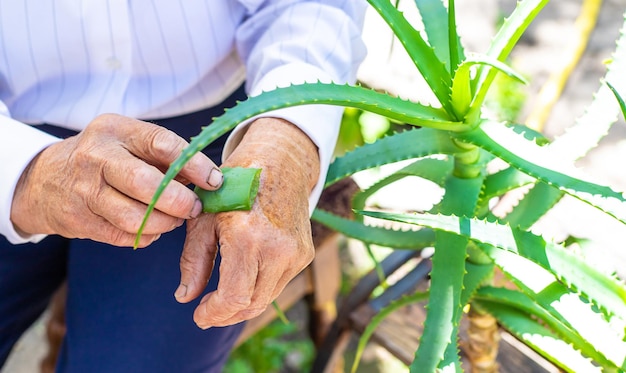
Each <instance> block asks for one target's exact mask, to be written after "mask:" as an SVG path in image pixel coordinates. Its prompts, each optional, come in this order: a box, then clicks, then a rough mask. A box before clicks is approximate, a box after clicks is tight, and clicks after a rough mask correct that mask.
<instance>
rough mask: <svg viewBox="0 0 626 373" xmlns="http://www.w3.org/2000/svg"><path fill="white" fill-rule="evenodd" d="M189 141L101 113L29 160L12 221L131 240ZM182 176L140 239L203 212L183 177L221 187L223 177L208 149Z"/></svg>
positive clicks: (121, 242)
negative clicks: (71, 135)
mask: <svg viewBox="0 0 626 373" xmlns="http://www.w3.org/2000/svg"><path fill="white" fill-rule="evenodd" d="M186 145H187V142H186V141H185V140H183V139H182V138H180V137H179V136H177V135H176V134H174V133H173V132H171V131H169V130H167V129H164V128H162V127H159V126H157V125H154V124H151V123H146V122H142V121H139V120H135V119H131V118H127V117H122V116H119V115H113V114H107V115H101V116H99V117H97V118H95V119H94V120H93V121H92V122H91V123H90V124H89V125H88V126H87V128H86V129H85V130H84V131H82V132H81V133H79V134H78V135H76V136H73V137H70V138H68V139H66V140H63V141H61V142H58V143H56V144H53V145H51V146H50V147H48V148H46V149H45V150H43V151H42V152H41V153H40V154H39V155H38V156H37V157H36V158H35V159H34V160H33V161H31V163H30V164H29V165H28V167H27V168H26V170H25V171H24V172H23V174H22V176H21V177H20V180H19V181H18V184H17V187H16V190H15V194H14V198H13V203H12V208H11V221H12V222H13V224H14V226H15V227H16V229H17V230H18V232H21V233H23V234H38V233H44V234H59V235H62V236H65V237H68V238H90V239H93V240H95V241H100V242H105V243H109V244H112V245H117V246H132V245H133V243H134V240H135V234H136V233H137V230H138V228H139V226H140V224H141V221H142V219H143V216H144V213H145V212H146V208H147V204H148V203H149V202H150V199H151V198H152V195H153V194H154V192H155V190H156V189H157V187H158V185H159V184H160V183H161V180H162V178H163V172H162V170H164V169H167V167H168V166H169V164H170V163H171V162H172V161H174V159H175V158H176V157H177V156H178V155H179V154H180V153H181V151H182V149H183V148H184V147H185V146H186ZM213 170H217V171H213ZM180 175H181V176H180V177H179V178H178V179H177V181H174V182H172V183H170V184H169V185H168V186H167V188H166V189H165V192H164V193H163V195H162V196H161V198H160V199H159V201H158V203H157V205H156V210H155V211H154V213H153V214H152V215H151V216H150V219H149V220H148V222H147V225H146V229H145V231H144V234H143V236H142V239H141V242H140V245H139V246H141V247H145V246H147V245H148V244H149V243H151V242H152V241H154V240H156V239H157V238H158V237H159V235H160V234H161V233H164V232H168V231H170V230H172V229H173V228H175V227H177V226H180V225H181V224H182V223H183V222H184V219H188V218H192V217H195V216H197V215H198V214H199V213H200V210H201V204H200V201H199V200H198V198H197V196H196V195H195V193H193V192H192V191H191V190H189V189H188V188H187V187H185V185H184V184H186V183H188V182H193V183H196V185H202V186H203V187H204V188H206V189H216V188H217V187H219V186H220V185H221V182H222V174H221V172H220V171H219V170H218V168H217V167H216V166H215V164H214V163H213V162H211V160H210V159H209V158H207V157H206V156H204V155H203V154H197V155H196V156H194V157H193V158H192V160H191V161H190V162H189V163H188V164H187V165H186V166H185V167H184V168H183V170H182V171H181V173H180ZM209 182H210V183H211V184H212V185H211V184H209ZM157 210H158V211H157Z"/></svg>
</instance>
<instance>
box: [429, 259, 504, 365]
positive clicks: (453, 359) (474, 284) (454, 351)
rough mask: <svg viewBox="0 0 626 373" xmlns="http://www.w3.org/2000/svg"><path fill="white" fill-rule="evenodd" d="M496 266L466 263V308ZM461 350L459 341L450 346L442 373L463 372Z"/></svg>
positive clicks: (456, 332)
mask: <svg viewBox="0 0 626 373" xmlns="http://www.w3.org/2000/svg"><path fill="white" fill-rule="evenodd" d="M493 269H494V265H493V263H489V264H473V263H471V262H469V261H465V276H464V277H463V290H462V291H461V305H462V306H465V305H466V304H467V303H468V302H469V300H470V299H472V298H473V297H474V294H476V292H477V291H478V289H479V288H480V286H481V285H482V284H483V283H484V281H485V280H486V279H488V278H489V277H491V275H492V274H493ZM459 323H460V320H457V324H455V326H454V328H455V330H454V332H453V335H457V336H458V334H459ZM459 356H460V355H459V348H458V343H457V341H453V343H450V344H448V347H447V348H446V351H445V353H444V356H443V360H442V361H441V362H440V363H439V369H440V370H441V371H442V372H447V371H452V372H462V371H463V370H462V368H461V361H460V359H459Z"/></svg>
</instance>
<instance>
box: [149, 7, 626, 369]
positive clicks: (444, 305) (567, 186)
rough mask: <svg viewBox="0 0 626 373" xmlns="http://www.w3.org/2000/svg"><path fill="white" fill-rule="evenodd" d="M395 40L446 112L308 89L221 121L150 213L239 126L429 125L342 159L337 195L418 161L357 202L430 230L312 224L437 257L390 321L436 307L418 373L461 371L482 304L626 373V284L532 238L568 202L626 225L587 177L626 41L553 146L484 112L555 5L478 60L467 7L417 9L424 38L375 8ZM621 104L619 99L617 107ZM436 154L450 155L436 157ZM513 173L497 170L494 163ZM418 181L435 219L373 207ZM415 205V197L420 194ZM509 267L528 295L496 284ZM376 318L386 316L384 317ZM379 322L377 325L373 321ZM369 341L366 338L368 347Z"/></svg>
mask: <svg viewBox="0 0 626 373" xmlns="http://www.w3.org/2000/svg"><path fill="white" fill-rule="evenodd" d="M368 2H369V3H370V4H371V6H372V7H373V8H374V9H375V10H376V11H377V12H378V13H379V14H380V15H381V16H382V18H383V19H384V20H385V21H386V22H387V24H388V25H389V27H390V28H391V29H392V30H393V32H394V34H395V35H396V37H397V38H398V40H399V41H400V42H401V43H402V45H403V46H404V48H405V50H406V52H407V53H408V55H409V56H410V57H411V59H412V61H413V63H414V65H415V68H416V69H417V70H418V71H419V73H420V74H421V75H422V76H423V77H424V79H425V81H426V83H427V84H428V86H429V88H430V89H431V90H432V93H433V94H434V97H435V98H436V100H437V102H436V104H435V105H432V106H429V105H424V104H421V103H417V102H410V101H407V100H403V99H401V98H398V97H394V96H392V95H389V94H386V93H381V92H377V91H374V90H371V89H368V88H364V87H361V86H350V85H336V84H323V83H315V84H303V85H295V86H291V87H287V88H279V89H276V90H274V91H270V92H265V93H263V94H261V95H259V96H256V97H252V98H249V99H248V100H246V101H244V102H241V103H239V104H238V105H237V106H236V107H234V108H232V109H230V110H228V111H227V112H226V113H225V114H224V115H222V116H221V117H219V118H217V119H216V120H215V121H214V122H213V124H211V126H208V127H206V128H204V129H203V131H202V132H201V133H200V134H198V136H196V137H195V138H193V139H192V141H191V143H190V145H189V147H188V148H187V149H185V150H184V151H183V153H182V154H181V156H180V157H179V159H178V160H176V161H175V162H174V163H173V164H172V165H171V167H170V168H169V170H168V171H167V173H166V175H165V178H164V180H163V183H162V184H161V188H160V189H159V190H157V192H156V194H155V196H154V198H153V201H152V203H151V204H150V206H149V208H148V212H147V214H146V217H147V216H148V215H149V213H150V212H151V211H152V209H153V208H154V204H155V202H156V200H157V199H158V198H159V195H160V193H161V191H162V190H163V188H164V187H165V186H166V185H167V184H168V183H169V182H170V181H171V180H172V179H173V178H174V177H175V175H176V174H177V173H178V172H179V171H180V170H181V168H182V167H183V165H184V164H185V163H186V162H187V161H188V160H189V159H190V158H191V157H192V156H193V155H194V154H195V153H196V152H198V151H200V150H202V149H203V148H204V147H206V146H207V145H208V144H209V143H211V142H212V141H214V140H215V139H217V138H218V137H219V136H220V135H222V134H224V133H226V132H227V131H228V130H230V129H231V128H232V127H234V126H235V125H236V124H238V123H240V122H241V121H244V120H246V119H248V118H251V117H253V116H255V115H257V114H262V113H264V112H267V111H270V110H274V109H278V108H284V107H290V106H297V105H308V104H329V105H339V106H344V107H351V108H357V109H360V110H364V111H368V112H372V113H376V114H380V115H383V116H386V117H388V118H390V119H391V120H394V121H399V122H402V123H406V124H410V125H415V126H419V127H420V128H419V129H414V130H409V131H403V132H398V133H396V134H393V135H391V136H387V137H384V138H381V139H379V140H377V141H375V142H374V143H371V144H365V145H362V146H359V147H357V148H356V149H355V150H353V151H351V152H348V153H346V154H345V155H343V156H341V157H339V158H337V159H336V160H335V161H334V162H333V163H332V164H331V167H330V169H329V172H328V175H327V179H326V185H327V186H329V185H331V184H333V183H336V182H337V181H339V180H341V179H343V178H346V177H350V176H351V175H353V174H354V173H356V172H359V171H362V170H366V169H370V168H374V167H378V166H382V165H385V164H390V163H394V162H397V161H403V160H412V162H411V163H410V164H409V165H408V166H406V167H404V168H402V169H401V170H399V171H397V172H396V173H394V174H392V175H390V176H387V177H385V178H383V179H381V180H379V181H378V182H377V183H375V184H373V185H372V186H371V187H369V188H368V189H366V190H363V191H361V192H360V193H358V194H357V195H356V196H355V198H354V201H353V207H354V209H355V210H359V212H360V214H362V215H363V216H370V217H374V218H382V219H387V220H393V221H398V222H403V223H409V224H416V225H419V226H422V227H423V228H422V229H420V230H416V231H413V230H409V231H401V230H392V229H386V228H381V227H370V226H368V225H366V224H365V223H364V221H363V220H364V219H363V218H362V217H360V218H357V219H355V220H353V221H351V220H347V219H343V218H341V217H338V216H334V215H332V214H330V213H328V212H325V211H321V210H316V211H314V213H313V216H312V218H313V219H314V220H316V221H319V222H321V223H323V224H326V225H328V226H330V227H332V228H334V229H335V230H337V231H339V232H342V233H343V234H345V235H347V236H350V237H354V238H357V239H359V240H361V241H363V242H364V243H366V244H377V245H383V246H387V247H392V248H402V249H414V250H420V249H422V248H425V247H434V248H435V250H434V254H433V257H432V271H431V274H430V278H431V282H430V287H429V289H428V291H427V292H425V293H419V294H416V295H414V296H413V297H412V298H409V299H408V300H400V301H398V302H395V303H392V304H391V306H389V307H390V308H389V309H386V310H384V311H383V312H381V315H382V316H384V315H385V314H388V313H389V312H391V311H392V310H393V308H394V307H399V306H401V305H403V304H405V303H407V302H409V301H417V300H421V299H426V298H427V299H428V313H427V317H426V321H425V324H424V332H423V335H422V336H421V340H420V345H419V348H418V350H417V351H416V353H415V358H414V361H413V363H412V364H411V371H413V372H420V373H421V372H435V371H457V372H458V371H461V370H462V368H461V362H460V358H459V354H458V349H459V347H458V339H459V335H458V334H459V323H460V319H461V317H462V316H463V314H464V312H463V309H464V308H465V307H466V306H467V305H469V306H470V307H471V309H472V311H473V313H474V314H479V315H488V316H490V317H494V318H495V319H494V320H497V322H498V323H499V324H500V325H501V326H502V327H504V328H506V329H507V330H508V331H509V332H510V333H512V334H513V335H515V336H516V337H517V338H519V339H520V340H522V341H523V342H524V343H526V344H527V345H529V346H530V347H532V348H533V349H535V350H536V351H538V352H539V353H540V354H542V355H543V356H545V357H546V358H547V359H549V360H550V361H552V362H553V363H554V364H556V365H558V366H559V367H560V368H562V369H564V370H566V371H570V372H583V371H584V372H586V371H624V370H626V342H625V341H624V340H625V335H624V333H625V332H624V331H625V329H626V286H625V285H624V282H623V280H622V279H619V278H617V277H616V276H615V275H613V274H610V273H604V272H602V271H601V270H598V269H597V268H595V267H593V266H592V265H590V264H589V263H588V262H587V261H586V260H585V259H584V258H582V257H580V256H578V255H577V254H576V253H575V252H574V251H572V250H570V249H569V248H568V247H566V246H565V244H564V243H558V242H551V241H549V240H546V239H544V238H543V237H541V236H538V235H536V234H533V233H532V232H531V231H530V227H531V226H532V225H533V224H534V223H535V222H536V221H537V220H538V219H539V218H540V217H541V216H543V215H544V214H545V213H546V212H547V211H549V210H550V209H551V208H552V207H553V206H554V205H555V204H556V203H557V202H558V201H559V200H560V199H561V198H562V197H563V196H564V195H566V194H567V195H571V196H573V197H575V198H577V199H579V200H581V201H584V202H586V203H588V204H590V205H592V206H594V207H596V208H597V209H599V210H601V211H603V212H604V213H606V214H607V215H609V216H612V217H613V218H615V219H617V220H618V221H620V222H622V223H624V224H626V197H625V196H624V194H622V193H620V192H618V191H615V190H613V189H612V188H610V187H608V186H606V185H601V184H598V183H595V182H593V181H591V180H589V178H587V177H586V176H585V175H583V174H582V173H581V172H580V171H579V170H577V169H576V168H575V167H574V165H573V164H574V161H575V160H577V159H578V158H580V157H582V156H584V155H585V154H586V153H587V152H588V151H589V150H590V149H591V148H593V147H594V146H595V145H596V144H597V143H598V141H599V140H600V139H601V138H602V137H603V136H604V135H605V134H606V133H607V131H608V128H609V127H610V126H611V125H612V123H614V122H615V120H616V118H617V115H618V114H619V109H620V104H621V108H622V110H624V102H623V100H622V99H621V98H620V96H619V92H626V82H625V81H624V79H623V76H626V75H625V74H626V49H625V48H626V45H624V43H626V40H625V38H624V37H623V36H621V37H620V39H619V41H618V44H617V48H616V51H615V54H614V56H613V59H612V62H611V63H610V64H609V70H608V72H607V75H606V77H605V80H606V82H607V83H610V84H603V85H602V86H601V88H600V89H599V90H598V92H596V94H595V96H594V97H595V98H594V100H593V102H592V104H591V105H590V106H589V107H588V109H587V111H586V112H585V114H584V115H583V116H582V117H580V118H579V119H578V121H577V123H576V124H575V125H574V126H573V127H572V128H571V130H570V131H568V132H567V133H566V134H565V135H563V136H561V137H559V138H558V139H556V140H554V141H549V140H548V139H546V138H544V137H543V136H542V135H541V134H540V133H537V132H535V131H532V130H530V129H529V128H526V127H525V126H523V125H520V124H515V123H502V122H499V121H497V120H494V119H492V118H490V117H489V116H487V115H485V111H484V110H483V109H484V102H485V98H486V96H487V93H488V92H489V89H490V87H491V84H492V83H493V81H494V77H495V76H496V74H499V73H503V74H507V75H509V76H511V77H513V78H514V79H518V80H523V79H522V78H521V77H520V76H519V75H518V74H516V73H515V72H514V71H513V70H512V69H511V68H509V67H508V66H507V65H506V64H505V62H506V60H507V57H508V56H509V54H510V52H511V51H512V50H513V48H514V46H515V45H516V43H517V41H518V40H519V38H520V36H521V35H522V33H523V32H524V30H525V29H526V28H527V27H528V26H529V25H530V23H531V22H532V20H533V19H534V17H535V16H536V15H537V14H538V13H539V12H540V11H541V9H542V8H543V7H544V6H545V5H546V4H547V2H548V0H522V1H519V2H518V3H517V7H516V8H515V10H514V11H513V12H512V13H511V14H510V16H509V17H508V18H507V19H506V20H505V22H504V23H503V25H502V26H501V27H500V29H499V30H498V32H497V34H496V35H495V36H494V37H493V39H492V42H491V46H490V48H489V49H488V50H487V51H486V53H484V54H482V55H479V54H475V53H470V52H468V51H466V50H465V49H464V47H463V45H462V43H461V42H460V40H461V39H460V37H459V35H458V33H457V30H456V14H455V6H454V5H455V2H454V1H453V0H448V1H447V2H446V3H447V7H446V6H445V4H444V2H442V1H441V0H416V1H415V3H416V5H417V8H418V9H419V10H420V12H421V17H422V21H423V27H424V29H423V32H422V30H418V29H416V28H415V27H414V26H413V25H412V24H411V23H409V21H407V19H406V18H405V17H404V16H403V14H402V13H401V12H400V11H399V10H398V9H397V8H396V7H395V6H394V4H393V3H392V2H390V1H389V0H368ZM616 97H617V99H616ZM433 156H437V157H433ZM494 159H500V160H502V161H504V162H505V163H506V164H507V165H508V167H506V168H505V169H503V170H501V171H498V172H493V173H490V172H488V168H487V164H488V163H489V162H490V161H492V160H494ZM407 176H417V177H421V178H424V179H426V180H430V181H432V182H434V183H436V184H438V185H440V186H441V187H442V188H443V190H444V191H445V193H444V196H443V198H442V199H441V201H440V202H439V203H437V204H436V205H435V206H434V207H433V208H432V209H431V210H430V211H428V212H426V213H423V214H404V213H401V212H393V213H391V212H373V211H364V209H365V206H366V200H367V198H368V197H369V196H370V195H372V194H373V193H374V192H375V191H377V190H379V189H381V188H383V187H385V186H387V185H389V184H391V183H393V182H395V181H397V180H400V179H402V178H405V177H407ZM522 186H527V187H529V188H530V190H529V191H528V192H527V193H526V194H525V196H524V197H523V198H522V199H521V200H520V201H519V203H518V204H517V205H516V206H515V207H514V208H513V209H512V211H511V212H510V213H509V214H507V215H506V216H505V217H496V216H495V215H494V214H493V213H492V212H491V211H490V209H489V206H490V201H492V200H493V199H494V198H499V197H502V196H504V195H505V194H506V193H508V192H510V191H512V190H514V189H516V188H519V187H522ZM407 198H410V196H407ZM496 267H498V268H499V269H500V270H501V271H502V272H503V273H504V274H505V275H506V276H507V277H508V279H509V280H510V281H511V282H512V283H513V284H515V285H516V289H515V290H511V289H509V288H500V287H496V286H494V285H492V283H491V281H490V278H491V276H492V274H493V272H494V269H495V268H496ZM382 316H381V317H379V318H377V319H376V320H379V319H380V318H382ZM373 326H375V324H374V325H373ZM367 335H369V332H368V333H365V338H366V337H367Z"/></svg>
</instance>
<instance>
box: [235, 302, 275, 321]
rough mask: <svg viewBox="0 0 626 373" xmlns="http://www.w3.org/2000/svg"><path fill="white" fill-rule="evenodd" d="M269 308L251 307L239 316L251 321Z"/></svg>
mask: <svg viewBox="0 0 626 373" xmlns="http://www.w3.org/2000/svg"><path fill="white" fill-rule="evenodd" d="M267 306H268V305H265V306H260V305H259V306H254V307H250V308H247V309H245V310H243V311H241V312H240V313H239V315H240V316H241V317H243V318H244V319H246V320H249V319H252V318H254V317H257V316H259V315H260V314H262V313H263V312H265V310H266V309H267Z"/></svg>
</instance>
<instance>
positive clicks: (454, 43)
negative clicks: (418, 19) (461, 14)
mask: <svg viewBox="0 0 626 373" xmlns="http://www.w3.org/2000/svg"><path fill="white" fill-rule="evenodd" d="M448 44H449V49H450V71H454V70H455V69H456V68H457V66H459V64H460V63H461V61H462V60H463V59H462V58H461V55H460V54H459V49H460V48H461V43H460V40H459V35H458V33H457V30H456V10H455V7H454V0H448ZM450 75H453V73H452V72H451V73H450Z"/></svg>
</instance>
